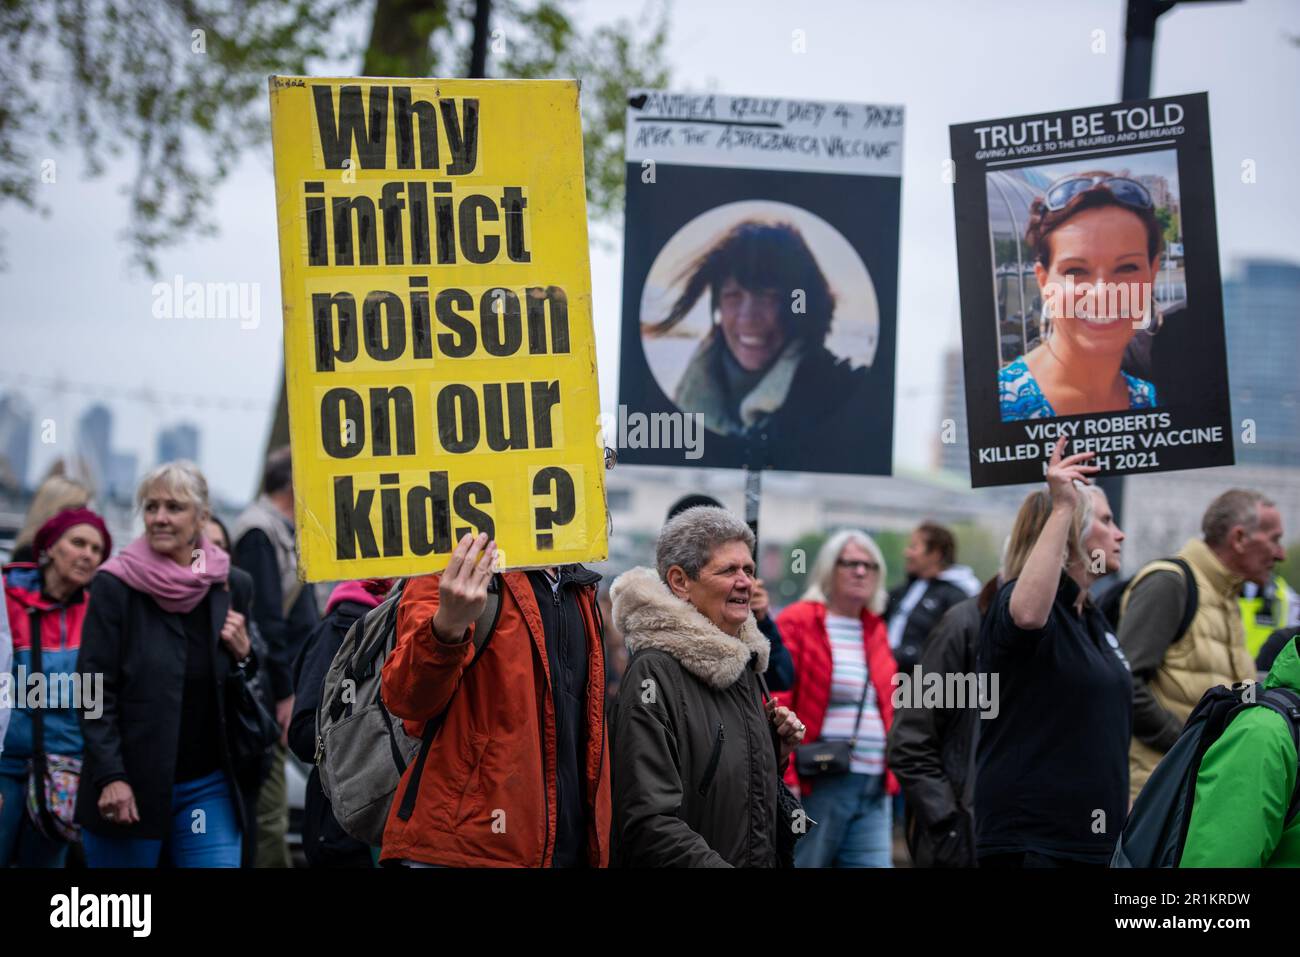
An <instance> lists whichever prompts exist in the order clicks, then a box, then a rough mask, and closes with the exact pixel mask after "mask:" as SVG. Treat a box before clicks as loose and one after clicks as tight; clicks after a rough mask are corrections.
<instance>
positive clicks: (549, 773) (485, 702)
mask: <svg viewBox="0 0 1300 957" xmlns="http://www.w3.org/2000/svg"><path fill="white" fill-rule="evenodd" d="M496 561H497V549H496V543H495V542H492V541H490V540H489V538H488V536H487V535H486V534H485V533H481V532H480V533H479V534H478V535H477V536H476V537H471V536H470V535H466V536H465V537H464V538H462V539H461V540H460V542H459V544H458V545H457V546H456V551H455V553H454V554H453V555H452V557H451V560H450V562H449V563H448V565H447V568H446V570H445V571H444V572H443V573H442V574H440V575H426V576H422V577H419V578H412V579H411V580H410V581H409V582H408V583H407V585H406V588H405V590H404V592H403V595H402V599H401V602H400V604H399V605H398V611H397V644H396V646H395V647H394V648H393V651H392V652H391V653H390V654H389V655H388V658H387V660H386V661H385V663H384V669H383V676H382V692H383V698H384V703H385V705H386V706H387V707H388V710H389V711H390V712H392V714H393V715H395V716H396V717H398V718H401V719H402V720H403V721H404V722H405V728H406V731H407V733H408V734H410V735H412V736H413V737H421V736H422V735H423V732H424V730H425V726H426V723H427V722H429V721H431V720H434V719H437V718H440V717H441V719H442V724H441V726H440V727H439V728H438V730H437V733H436V734H435V735H434V737H433V739H432V742H431V744H430V745H429V747H428V754H427V757H426V758H425V760H424V761H423V762H421V761H420V760H416V761H412V762H411V764H410V766H408V767H407V769H406V772H405V773H404V774H403V775H402V780H401V783H400V784H399V785H398V788H397V794H396V796H395V798H394V800H393V808H392V811H391V812H390V814H389V818H388V824H387V827H386V828H385V831H384V841H383V849H382V851H381V853H380V861H381V862H390V863H400V864H406V865H409V866H416V867H419V866H443V867H605V866H608V863H609V828H610V790H609V754H608V750H609V749H608V747H607V744H606V739H605V661H604V651H603V649H602V647H601V633H600V627H599V624H598V621H599V619H598V615H597V611H596V583H597V582H598V581H599V580H600V576H599V575H597V574H595V573H594V572H591V571H589V570H587V569H586V568H583V567H582V566H581V565H563V566H559V567H556V568H550V569H544V570H543V569H539V570H536V571H528V572H522V571H520V572H505V573H503V574H500V575H496V576H494V574H493V569H494V567H495V563H496ZM494 577H495V578H496V580H497V588H498V591H499V594H500V609H499V612H498V616H497V621H496V626H495V627H494V628H493V630H492V636H491V639H490V640H489V641H488V643H487V644H486V646H485V647H484V649H483V651H482V653H481V655H480V656H479V660H477V661H474V655H475V643H474V641H473V640H472V639H473V629H474V627H475V624H474V623H475V621H476V620H477V618H478V617H479V615H480V614H482V612H483V609H484V607H485V605H486V602H487V594H488V587H489V583H490V582H492V580H493V578H494ZM471 662H473V667H472V668H471V667H469V666H470V664H471ZM408 792H409V793H408Z"/></svg>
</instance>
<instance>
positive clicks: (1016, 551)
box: [1002, 484, 1106, 581]
mask: <svg viewBox="0 0 1300 957" xmlns="http://www.w3.org/2000/svg"><path fill="white" fill-rule="evenodd" d="M1075 488H1076V489H1077V490H1078V491H1079V496H1078V498H1077V500H1076V501H1075V504H1074V513H1073V514H1072V515H1071V516H1070V531H1069V533H1068V534H1067V535H1066V539H1065V551H1064V552H1062V554H1061V568H1063V569H1064V568H1065V567H1067V566H1068V565H1071V564H1073V563H1075V562H1078V563H1080V564H1084V565H1086V564H1087V561H1088V556H1087V550H1086V549H1085V547H1084V542H1085V541H1087V538H1088V533H1089V532H1091V531H1092V515H1093V509H1094V497H1093V496H1094V495H1105V494H1106V493H1105V492H1103V491H1102V490H1101V489H1100V488H1098V487H1097V486H1095V485H1082V486H1081V485H1077V484H1076V485H1075ZM1084 493H1092V494H1084ZM1051 514H1052V495H1051V493H1050V492H1049V491H1048V490H1047V489H1045V488H1040V489H1035V490H1034V491H1032V492H1030V493H1029V494H1028V495H1026V496H1025V500H1024V501H1023V502H1021V503H1020V510H1019V511H1018V512H1016V520H1015V522H1014V523H1013V524H1012V526H1011V537H1010V538H1009V539H1007V545H1006V552H1005V555H1004V557H1003V559H1002V575H1003V581H1011V580H1012V579H1015V578H1019V577H1020V573H1021V572H1023V571H1024V570H1025V562H1027V561H1028V560H1029V553H1030V552H1032V551H1033V550H1034V545H1035V544H1037V542H1038V537H1039V536H1040V535H1042V534H1043V527H1044V526H1045V525H1046V524H1047V519H1048V518H1049V517H1050V516H1051Z"/></svg>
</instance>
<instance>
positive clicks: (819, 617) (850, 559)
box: [776, 529, 898, 867]
mask: <svg viewBox="0 0 1300 957" xmlns="http://www.w3.org/2000/svg"><path fill="white" fill-rule="evenodd" d="M808 580H809V582H810V585H809V588H808V591H807V592H806V593H805V594H804V597H803V600H802V601H797V602H795V603H794V604H793V605H790V606H789V607H788V608H786V609H785V610H784V611H782V612H781V614H780V615H778V616H777V619H776V623H777V627H778V628H780V629H781V635H782V637H783V638H785V641H786V645H787V647H789V649H790V654H791V656H793V658H794V687H793V688H791V689H790V690H789V691H788V692H784V693H782V694H781V695H779V696H778V697H779V699H780V702H781V703H782V704H788V705H789V706H790V707H791V708H793V709H794V710H796V711H798V712H799V714H800V715H801V716H802V717H803V719H804V721H805V722H807V725H808V740H809V741H810V742H813V743H812V744H809V745H805V746H804V747H803V748H801V749H800V751H799V754H798V755H797V757H796V760H795V762H794V765H793V766H792V767H791V768H790V769H789V770H788V771H787V772H786V780H787V781H788V782H790V784H791V786H794V785H796V784H797V786H798V787H799V793H800V797H801V799H802V800H803V804H804V808H805V809H806V810H807V812H808V816H809V817H810V818H812V820H814V821H816V822H817V823H818V826H817V827H815V828H813V830H812V831H811V832H810V833H809V835H808V838H807V839H806V840H804V841H802V842H801V843H800V844H799V847H798V849H797V850H796V852H795V863H796V865H797V866H799V867H889V866H891V862H892V854H891V847H892V841H891V836H890V834H891V820H892V815H891V808H890V795H893V794H896V793H897V792H898V782H897V781H895V780H894V777H893V775H891V774H890V773H889V770H888V768H887V767H886V766H885V736H886V735H887V734H888V733H889V726H890V723H891V722H892V721H893V717H894V707H893V698H892V691H893V688H892V684H891V682H892V679H893V677H894V671H895V670H896V669H895V665H894V655H893V652H891V651H890V650H889V635H888V631H887V629H886V628H885V622H884V620H883V619H882V618H881V617H880V616H881V614H882V613H883V612H884V610H885V600H886V595H885V585H884V582H885V559H884V556H883V555H881V553H880V549H879V548H878V547H877V546H876V543H875V542H874V541H872V539H871V536H870V535H868V534H867V533H866V532H863V531H859V530H857V529H846V530H844V531H841V532H837V533H835V534H834V535H832V536H831V537H830V538H829V539H828V540H827V541H826V544H825V545H823V546H822V548H821V551H820V552H818V554H817V560H816V561H815V562H814V563H813V567H812V571H811V572H810V573H809V575H808Z"/></svg>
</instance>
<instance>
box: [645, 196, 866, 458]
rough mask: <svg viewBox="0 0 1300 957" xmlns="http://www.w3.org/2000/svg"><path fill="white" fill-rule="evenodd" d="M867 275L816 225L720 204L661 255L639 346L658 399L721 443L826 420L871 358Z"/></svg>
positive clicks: (648, 288)
mask: <svg viewBox="0 0 1300 957" xmlns="http://www.w3.org/2000/svg"><path fill="white" fill-rule="evenodd" d="M879 333H880V310H879V306H878V304H877V301H876V290H875V287H874V286H873V284H872V282H871V276H870V275H869V274H868V273H867V268H866V266H865V265H864V264H863V262H862V258H861V257H860V256H859V255H858V254H857V252H855V251H854V249H853V247H852V246H851V245H850V244H849V242H848V240H847V239H845V238H844V236H842V235H841V234H840V233H839V231H838V230H836V229H835V228H834V227H833V226H831V225H830V224H829V223H827V222H826V221H825V220H824V219H822V218H821V217H819V216H816V215H814V214H812V213H810V212H808V211H807V210H805V209H801V208H799V207H797V206H791V205H789V204H787V203H778V202H771V201H767V200H750V201H745V202H739V203H728V204H726V205H725V206H719V207H717V208H715V209H711V210H709V211H708V212H705V213H702V214H701V215H699V216H697V217H695V218H694V219H692V220H691V221H690V222H688V223H687V224H686V225H684V226H683V227H682V228H681V229H679V230H678V231H677V232H676V233H675V234H674V235H673V237H672V238H671V239H670V240H669V241H668V242H667V243H666V244H665V245H664V247H663V249H661V250H660V251H659V255H658V256H657V257H656V258H655V261H654V264H653V265H652V266H651V268H650V273H649V275H648V276H647V277H646V284H645V288H644V290H643V292H642V295H641V341H642V345H643V347H644V349H645V356H646V362H647V364H648V365H649V366H650V370H651V372H652V373H653V375H654V377H655V381H656V382H657V383H658V384H659V387H660V388H661V389H662V390H663V392H664V394H665V395H666V396H668V397H669V398H671V399H672V401H673V402H674V404H676V406H677V407H678V408H679V409H681V410H682V411H684V412H698V413H702V414H703V416H704V425H705V427H706V428H708V429H709V430H711V431H713V432H717V433H719V434H722V435H735V436H743V435H745V434H747V433H750V432H752V431H753V430H756V429H758V428H764V429H771V428H772V427H773V426H774V425H775V424H776V423H777V422H779V421H781V420H787V419H788V420H790V424H791V425H792V426H796V425H797V423H798V422H800V421H802V422H803V423H805V427H806V426H807V425H808V424H811V423H814V422H816V421H818V419H817V418H816V417H819V416H823V415H827V414H830V413H832V412H834V411H835V410H836V409H837V407H838V406H840V405H841V404H842V403H843V402H844V401H845V399H846V398H847V397H848V396H850V395H852V394H853V393H854V392H855V391H856V390H857V389H858V387H859V386H860V385H861V384H862V380H863V379H865V377H866V375H867V374H868V373H867V369H868V368H869V367H870V366H871V364H872V362H873V361H874V360H875V356H876V346H877V343H878V339H879Z"/></svg>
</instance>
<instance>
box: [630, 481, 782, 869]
mask: <svg viewBox="0 0 1300 957" xmlns="http://www.w3.org/2000/svg"><path fill="white" fill-rule="evenodd" d="M753 546H754V536H753V533H752V532H750V530H749V527H748V526H747V525H745V523H744V522H742V521H740V520H739V519H737V518H736V517H735V516H733V515H732V514H731V513H730V512H727V511H725V510H724V509H720V508H710V507H707V506H701V507H697V508H691V509H687V510H686V511H684V512H682V513H681V514H680V515H678V516H677V517H675V518H673V519H672V520H671V521H669V522H668V524H667V525H665V526H664V528H663V531H662V532H661V533H660V535H659V542H658V545H657V548H656V564H657V565H658V571H657V572H656V571H655V570H653V569H649V568H634V569H632V570H631V571H629V572H627V573H626V574H624V575H621V576H619V578H618V580H617V581H616V582H614V586H613V588H612V589H611V594H612V595H613V599H614V620H615V623H616V624H617V625H618V627H619V629H620V630H621V631H622V633H623V636H624V640H625V641H626V642H627V647H628V651H629V652H630V653H631V654H632V659H631V661H630V662H629V663H628V668H627V672H626V673H625V674H624V677H623V683H622V686H621V688H620V690H619V697H618V704H617V710H616V713H615V716H614V719H613V729H614V730H613V785H612V786H613V802H614V825H613V835H612V844H613V848H614V860H615V862H616V863H619V864H622V865H624V866H640V867H776V866H780V865H782V864H784V865H785V866H792V864H793V855H794V842H795V841H796V840H797V839H798V837H799V835H800V834H801V833H802V832H803V827H804V820H803V817H802V814H801V813H799V812H798V811H797V810H796V809H795V808H794V807H792V805H793V803H794V799H793V796H790V795H789V794H788V792H784V793H783V791H782V789H783V785H782V783H781V772H782V771H783V770H784V768H785V764H786V762H787V761H788V760H789V757H790V753H791V752H792V751H793V750H794V748H795V746H796V745H797V744H798V743H799V741H801V740H802V739H803V730H804V729H803V724H802V723H801V722H800V721H799V719H798V718H796V717H795V715H794V713H793V712H792V711H790V710H789V709H788V708H781V707H776V705H775V703H774V702H772V701H771V700H770V699H768V698H767V696H766V693H765V689H764V688H763V685H762V679H761V678H760V675H762V673H763V672H764V671H765V670H766V669H767V662H768V652H769V649H768V642H767V639H766V638H764V637H763V636H762V635H761V634H759V632H758V627H757V626H756V625H755V623H754V616H753V615H752V614H751V613H750V610H749V602H750V597H751V595H752V592H753V585H754V560H753V558H752V556H751V549H752V548H753ZM783 798H784V800H783Z"/></svg>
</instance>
